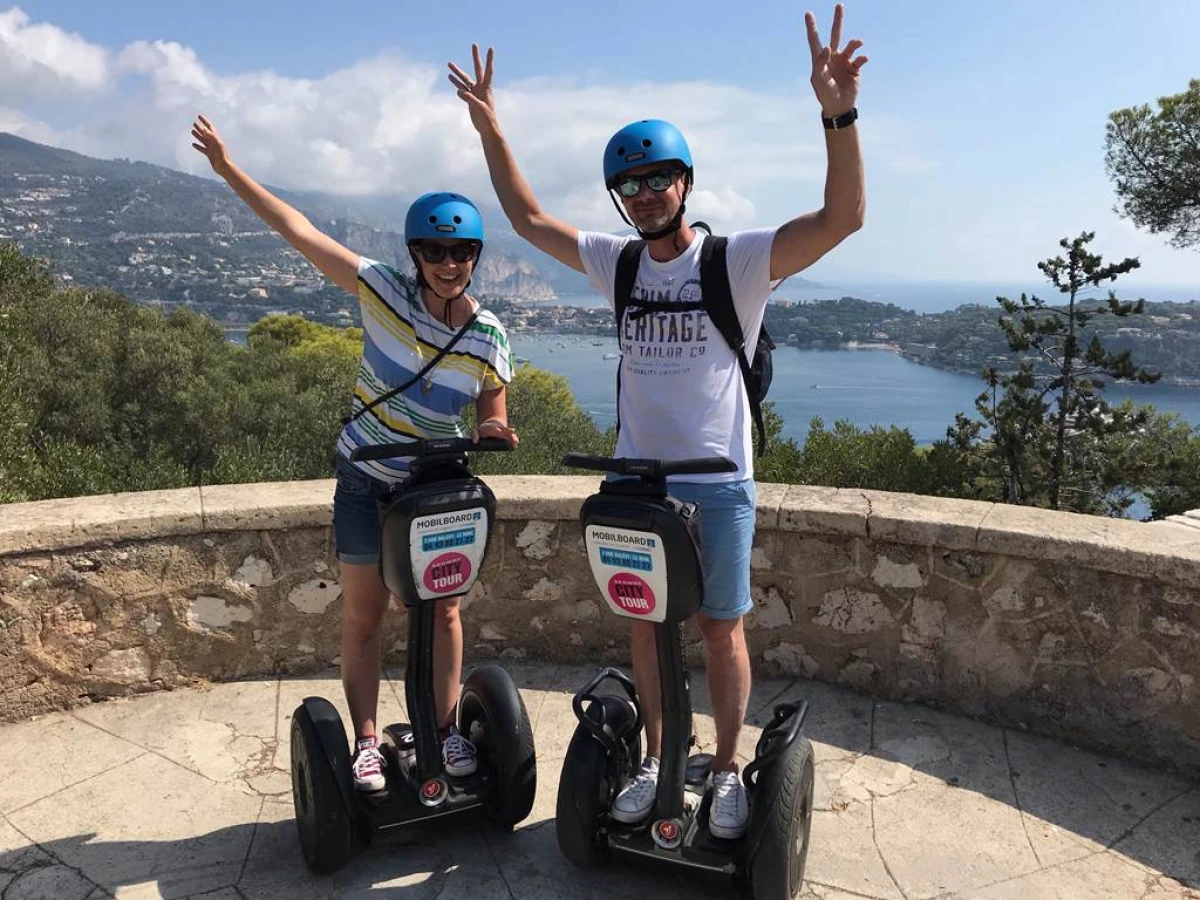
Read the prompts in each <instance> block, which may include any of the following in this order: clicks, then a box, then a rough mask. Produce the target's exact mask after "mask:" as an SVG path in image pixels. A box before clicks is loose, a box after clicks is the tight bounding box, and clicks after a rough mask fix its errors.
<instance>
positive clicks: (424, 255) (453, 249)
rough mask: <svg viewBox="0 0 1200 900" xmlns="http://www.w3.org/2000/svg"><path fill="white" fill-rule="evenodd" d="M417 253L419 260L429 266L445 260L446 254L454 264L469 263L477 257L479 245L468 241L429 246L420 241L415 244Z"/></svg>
mask: <svg viewBox="0 0 1200 900" xmlns="http://www.w3.org/2000/svg"><path fill="white" fill-rule="evenodd" d="M417 252H419V253H420V254H421V259H423V260H425V262H427V263H429V264H430V265H436V264H437V263H440V262H441V261H442V260H444V259H445V258H446V254H449V255H450V258H451V259H452V260H454V261H455V262H456V263H469V262H470V261H471V260H473V259H474V258H475V257H476V256H478V255H479V245H478V244H476V243H475V242H474V241H469V242H467V243H463V244H451V245H449V246H446V245H445V244H430V243H427V242H426V241H421V242H420V243H418V244H417Z"/></svg>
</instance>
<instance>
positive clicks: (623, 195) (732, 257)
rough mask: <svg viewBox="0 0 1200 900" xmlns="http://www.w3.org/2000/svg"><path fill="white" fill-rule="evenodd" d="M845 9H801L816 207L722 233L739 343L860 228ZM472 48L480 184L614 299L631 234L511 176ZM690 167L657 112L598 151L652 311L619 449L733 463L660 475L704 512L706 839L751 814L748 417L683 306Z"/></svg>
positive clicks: (680, 140)
mask: <svg viewBox="0 0 1200 900" xmlns="http://www.w3.org/2000/svg"><path fill="white" fill-rule="evenodd" d="M842 17H843V9H842V6H841V4H838V5H837V7H836V8H835V11H834V18H833V29H832V32H831V35H830V41H829V44H828V45H827V46H826V45H822V43H821V40H820V38H819V36H818V34H817V26H816V19H815V17H814V16H813V14H812V13H806V14H805V23H806V26H807V30H808V42H809V48H810V50H811V54H812V77H811V83H812V86H813V90H814V91H815V93H816V96H817V100H818V102H819V103H820V106H821V116H822V120H823V124H824V126H825V129H826V131H825V136H826V137H825V140H826V149H827V156H828V170H827V174H826V181H825V204H824V206H823V207H822V208H821V209H819V210H817V211H815V212H811V213H807V214H805V215H801V216H799V217H797V218H795V219H792V220H791V221H790V222H787V223H786V224H785V225H783V226H781V227H779V228H765V229H756V230H753V231H744V232H740V233H737V234H733V235H731V236H730V237H729V240H728V245H727V261H728V270H729V282H730V289H731V292H732V295H733V301H734V307H735V309H736V311H737V313H738V319H739V321H740V323H741V326H742V330H743V333H744V337H745V346H746V347H747V348H753V347H754V346H755V345H756V343H757V336H758V332H759V330H760V328H761V325H762V319H763V312H764V310H765V308H766V303H767V299H768V297H769V295H770V291H771V284H772V282H773V281H775V282H777V281H778V280H780V279H783V278H786V277H787V276H789V275H793V274H795V273H797V272H799V271H801V270H803V269H805V268H807V267H808V266H810V265H812V264H813V263H814V262H816V261H817V260H818V259H820V258H821V257H822V256H824V255H825V254H826V253H828V252H829V251H830V250H831V249H833V248H834V247H835V246H837V245H838V244H839V243H840V242H841V241H842V240H843V239H845V238H846V237H847V236H848V235H850V234H851V233H853V232H854V231H857V230H858V229H859V228H861V227H862V223H863V217H864V213H865V208H866V200H865V181H864V174H863V163H862V155H861V152H860V149H859V142H858V134H857V128H856V127H855V126H854V121H855V119H856V118H857V109H856V107H855V103H856V101H857V97H858V81H859V70H860V69H861V68H862V66H863V64H864V63H865V62H866V61H867V60H866V57H863V56H857V57H856V56H855V53H856V52H857V50H858V49H859V48H860V47H861V46H862V42H861V41H858V40H852V41H850V42H849V43H848V44H847V45H846V46H845V48H844V49H839V45H840V43H841V31H842ZM472 55H473V58H474V66H475V77H474V78H471V77H469V76H468V75H467V74H466V72H464V71H463V70H462V69H461V68H459V67H458V66H457V65H455V64H453V63H451V64H450V70H451V73H452V74H451V76H450V81H451V83H452V84H453V85H454V86H455V87H456V88H457V89H458V95H459V97H460V98H461V99H462V100H463V101H464V102H465V103H466V104H467V106H468V108H469V110H470V115H471V122H472V124H473V125H474V126H475V128H476V130H477V131H478V132H479V135H480V139H481V141H482V143H483V151H484V155H485V157H486V159H487V164H488V169H489V170H490V173H491V178H492V184H493V185H494V186H495V189H496V194H497V196H498V197H499V199H500V203H501V205H502V206H503V208H504V212H505V214H506V215H507V216H508V218H509V220H510V221H511V222H512V226H513V228H514V230H515V231H516V232H517V234H519V235H521V236H522V237H523V238H525V239H526V240H528V241H529V242H530V243H532V244H533V245H534V246H536V247H537V248H538V249H540V250H542V251H544V252H545V253H548V254H550V255H551V256H553V257H554V258H556V259H558V260H559V261H560V262H562V263H563V264H565V265H567V266H570V267H571V268H573V269H575V270H577V271H579V272H583V273H585V274H587V276H588V277H589V279H590V280H591V282H592V284H593V285H594V287H595V288H596V289H597V290H598V291H600V292H601V293H603V294H604V295H605V296H606V297H608V299H609V301H610V302H613V301H614V294H615V277H616V270H617V260H618V257H619V256H620V254H621V248H622V247H623V246H624V245H625V243H627V242H628V241H629V240H630V239H631V238H628V237H615V236H613V235H608V234H601V233H596V232H580V231H578V230H577V229H576V228H573V227H572V226H570V225H567V224H566V223H564V222H561V221H559V220H558V219H555V218H554V217H552V216H550V215H548V214H547V213H545V212H543V210H542V208H541V207H540V206H539V205H538V202H537V199H536V198H535V197H534V195H533V192H532V190H531V189H530V187H529V185H528V184H527V183H526V181H525V179H524V178H523V177H522V176H521V173H520V172H519V171H518V169H517V165H516V162H515V161H514V159H513V156H512V154H511V152H510V151H509V148H508V145H507V143H506V142H505V140H504V137H503V135H502V134H501V131H500V126H499V124H498V122H497V119H496V111H495V107H494V105H493V100H492V62H493V54H492V50H491V49H489V50H488V51H487V61H486V64H484V63H482V62H481V60H480V54H479V48H478V46H472ZM746 162H747V163H749V162H750V160H749V159H747V161H746ZM693 176H694V167H693V165H692V158H691V151H690V150H689V148H688V146H687V142H686V141H685V140H684V137H683V135H682V134H680V132H679V130H678V129H676V128H675V127H674V126H673V125H670V124H669V123H667V122H663V121H659V120H643V121H640V122H634V123H631V124H630V125H627V126H626V127H625V128H622V129H621V130H620V131H618V132H617V133H616V134H615V135H614V136H613V138H612V139H611V140H610V141H609V144H608V147H607V148H606V150H605V153H604V177H605V184H606V187H607V188H608V189H609V191H610V192H612V191H614V190H615V191H616V193H617V195H619V198H620V199H619V205H618V207H617V208H618V211H619V212H621V214H622V218H625V219H626V221H627V222H629V223H630V224H632V225H633V226H634V227H635V228H636V229H637V231H638V233H639V235H641V237H642V239H643V240H645V241H646V242H647V243H646V247H645V249H644V250H643V251H642V254H641V258H640V260H639V265H638V274H637V280H636V282H635V283H634V286H633V289H632V292H631V298H632V301H633V303H634V304H635V305H636V304H639V303H641V304H647V303H648V304H651V305H652V307H653V315H644V316H640V317H637V318H636V320H635V319H632V318H631V317H630V315H629V314H628V313H626V314H625V316H624V317H623V319H622V322H621V323H620V326H619V339H620V343H621V350H622V359H621V382H620V384H621V390H620V396H619V397H618V411H619V421H620V426H621V427H620V435H619V439H618V444H617V455H618V456H635V457H648V458H661V459H683V458H688V457H702V456H719V455H724V456H729V457H730V458H732V459H733V460H734V461H735V462H736V463H737V465H738V470H737V472H734V473H729V474H721V475H705V476H700V475H697V476H690V477H689V479H688V480H687V481H681V480H677V479H672V481H671V485H670V488H671V493H672V494H673V495H674V496H676V497H678V498H679V499H681V500H685V501H689V502H696V503H699V505H700V508H701V517H700V518H701V523H702V553H703V554H704V568H705V599H704V605H703V606H702V607H701V610H700V613H699V614H698V624H699V627H700V632H701V634H702V635H703V638H704V645H705V653H706V663H707V672H708V685H709V696H710V697H711V699H712V706H713V719H714V720H715V723H716V728H717V748H716V753H715V754H714V760H713V769H712V771H713V806H712V813H711V816H710V825H709V830H710V831H711V832H712V833H713V835H714V836H716V837H722V838H729V839H732V838H737V837H741V836H742V835H743V834H744V833H745V828H746V821H747V819H748V816H749V810H748V805H747V800H746V794H745V789H744V788H743V786H742V784H741V781H740V779H739V778H738V776H737V771H738V766H737V762H736V755H737V738H738V733H739V732H740V730H741V727H742V722H743V720H744V719H745V714H746V704H747V702H748V700H749V696H750V658H749V653H748V651H747V648H746V641H745V635H744V632H743V628H742V617H743V616H744V615H745V614H746V613H747V612H749V611H750V609H752V608H753V604H752V602H751V599H750V551H751V545H752V543H753V537H754V498H755V492H754V472H753V451H752V438H751V415H750V407H749V400H748V397H747V394H746V389H745V385H744V384H743V378H742V372H741V368H740V365H739V362H738V358H737V356H736V355H735V353H734V351H733V350H732V349H731V348H730V347H729V346H728V345H727V344H726V343H725V341H724V340H723V339H722V338H721V335H720V334H719V333H718V332H717V330H716V328H715V327H713V325H712V322H711V321H709V319H708V316H707V314H706V313H704V312H703V311H697V309H696V301H697V300H698V299H700V297H699V295H700V265H699V261H700V252H699V251H700V248H701V245H702V243H703V241H704V240H705V237H704V235H702V234H699V233H698V232H696V231H695V230H693V229H692V228H691V227H690V226H689V225H688V224H687V222H686V221H684V218H683V214H684V204H685V201H686V200H687V196H688V194H689V192H690V191H691V188H692V183H693ZM616 202H617V199H616V197H615V196H614V203H616ZM631 298H624V300H629V299H631ZM672 303H679V304H680V306H681V310H680V311H679V312H674V313H673V312H671V310H670V308H669V305H670V304H672ZM664 306H665V307H666V308H665V309H664ZM632 644H633V647H632V650H633V669H634V677H635V679H636V681H637V685H638V696H639V698H640V699H641V702H642V709H643V714H644V718H645V725H646V761H645V762H644V763H643V765H642V768H641V770H640V772H639V773H638V775H637V777H635V778H634V779H633V780H632V781H631V782H629V784H628V785H626V786H625V788H624V789H623V790H622V792H621V794H620V795H618V797H617V800H616V801H615V804H614V808H613V810H612V811H611V814H612V815H613V817H614V818H616V819H617V820H619V821H623V822H637V821H640V820H641V819H643V818H645V817H646V816H648V815H649V814H650V811H651V810H652V809H653V806H654V793H655V788H656V784H657V778H658V757H659V755H660V753H661V745H662V709H661V703H660V701H659V685H658V671H657V666H656V656H655V649H654V633H653V626H652V625H651V624H649V623H643V622H634V623H632Z"/></svg>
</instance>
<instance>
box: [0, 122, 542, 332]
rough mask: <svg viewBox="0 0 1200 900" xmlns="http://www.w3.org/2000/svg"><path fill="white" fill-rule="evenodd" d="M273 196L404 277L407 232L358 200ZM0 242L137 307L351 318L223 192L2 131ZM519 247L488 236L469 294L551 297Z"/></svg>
mask: <svg viewBox="0 0 1200 900" xmlns="http://www.w3.org/2000/svg"><path fill="white" fill-rule="evenodd" d="M273 190H274V189H273ZM278 193H279V194H280V195H281V196H283V197H285V198H286V199H287V200H288V201H289V202H291V203H293V204H295V205H296V206H297V207H298V208H299V209H301V211H303V212H304V213H305V214H306V215H307V216H309V218H310V219H312V221H313V223H314V224H315V225H316V226H317V227H318V228H320V229H321V230H322V231H325V232H327V233H328V234H330V235H331V236H333V237H334V238H335V239H336V240H338V241H340V242H342V243H344V244H345V245H346V246H348V247H352V248H353V249H354V250H356V251H357V252H359V253H362V254H365V255H367V256H371V257H374V258H376V259H381V260H383V261H385V262H389V263H391V264H393V265H397V266H399V267H401V268H404V269H409V270H411V263H410V261H409V259H408V254H407V251H406V250H405V248H404V239H403V235H402V234H399V233H397V232H395V231H391V230H388V229H387V228H383V227H379V226H378V225H369V224H364V223H363V222H361V221H358V220H357V219H356V218H354V217H353V213H354V201H352V200H347V199H345V198H334V197H327V196H323V195H320V194H294V193H291V192H287V191H278ZM397 205H399V204H397ZM338 211H344V212H342V214H341V215H340V216H339V215H338ZM399 217H400V216H399V214H398V215H397V217H396V218H397V219H399ZM363 218H368V219H373V220H374V221H376V222H378V221H380V220H381V219H382V217H381V216H377V215H364V216H363ZM6 240H7V241H12V242H14V243H15V244H16V245H17V246H18V247H19V248H20V249H21V250H22V251H24V252H25V253H28V254H31V255H35V256H42V257H46V258H48V259H50V260H51V261H52V262H53V265H54V270H55V272H56V273H58V274H59V275H60V276H62V277H64V278H65V279H66V280H68V281H74V282H76V283H79V284H87V285H103V286H105V287H110V288H113V289H114V290H117V291H119V292H121V293H122V294H124V295H126V296H128V297H130V298H132V299H134V300H138V301H140V302H143V303H153V304H163V305H168V306H170V305H176V304H187V305H190V306H193V307H194V308H196V309H198V310H200V311H202V312H205V313H206V314H208V315H211V316H213V317H215V318H217V319H220V320H221V321H224V322H227V323H237V322H252V321H255V320H256V319H258V318H260V317H261V316H262V315H264V314H265V313H267V312H269V311H272V310H288V311H299V312H303V313H304V314H305V315H308V316H309V317H310V318H313V319H315V320H317V321H323V322H329V323H333V324H345V323H348V322H350V321H353V320H354V319H355V318H356V316H357V311H356V309H355V308H354V304H353V303H352V302H350V298H349V297H347V296H346V295H345V293H344V292H342V291H341V290H339V289H338V288H336V287H334V286H332V285H331V284H329V283H328V282H327V281H326V280H325V279H324V278H323V277H321V275H320V274H319V273H318V272H316V270H315V269H313V267H312V266H311V265H309V264H308V262H307V261H306V260H304V259H303V257H301V256H300V254H298V253H296V252H295V251H294V250H292V249H291V248H290V247H289V246H287V245H286V244H285V243H284V242H283V241H282V240H281V239H280V238H278V237H277V236H276V235H275V234H274V233H273V232H271V231H269V230H268V229H267V228H266V227H265V226H264V225H263V223H262V222H261V221H260V220H259V219H258V218H257V217H256V216H255V215H254V214H253V213H252V212H251V211H250V210H249V209H248V208H247V207H246V206H245V205H244V204H243V203H242V202H241V201H240V200H239V199H238V198H237V197H236V196H235V195H234V193H233V192H232V191H231V190H229V188H228V187H227V186H226V185H224V184H222V183H220V182H217V181H214V180H211V179H207V178H198V177H196V176H193V175H186V174H184V173H182V172H176V171H174V170H172V169H167V168H164V167H162V166H155V165H151V164H149V163H143V162H132V161H130V160H122V159H118V160H99V159H92V158H90V157H87V156H82V155H80V154H78V153H73V152H71V151H68V150H61V149H58V148H55V147H47V146H44V145H41V144H35V143H33V142H31V141H26V140H24V139H22V138H19V137H16V136H14V135H11V134H4V133H0V241H6ZM522 249H525V247H524V245H523V244H522V243H521V242H519V241H518V240H517V239H516V238H515V237H511V238H509V239H508V240H505V239H504V238H503V237H499V236H498V238H497V239H496V240H491V241H489V244H488V248H487V251H486V252H485V253H484V255H483V257H482V259H481V262H480V266H479V271H478V273H477V275H476V277H475V289H476V290H478V291H479V292H480V293H482V294H487V295H489V296H494V297H497V298H500V297H503V298H508V299H510V300H516V301H546V300H553V299H554V297H555V290H554V288H553V287H551V285H550V284H549V283H548V282H547V280H546V278H544V277H543V275H542V273H541V272H540V271H539V265H538V264H535V263H534V262H533V261H532V260H531V259H530V257H529V255H528V254H526V253H520V252H518V251H519V250H522ZM534 252H536V251H534ZM539 255H540V254H539ZM543 259H545V258H544V257H543ZM555 265H557V264H555ZM541 266H542V267H545V263H544V262H543V263H541Z"/></svg>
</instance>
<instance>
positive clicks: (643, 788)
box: [628, 769, 658, 806]
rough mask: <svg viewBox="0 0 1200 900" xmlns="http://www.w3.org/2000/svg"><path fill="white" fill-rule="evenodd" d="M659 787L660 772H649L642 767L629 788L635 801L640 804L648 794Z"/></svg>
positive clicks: (630, 794)
mask: <svg viewBox="0 0 1200 900" xmlns="http://www.w3.org/2000/svg"><path fill="white" fill-rule="evenodd" d="M657 789H658V773H657V772H647V771H646V770H645V769H642V770H641V771H640V772H638V773H637V776H636V777H635V778H634V779H633V784H632V785H631V786H630V788H629V795H628V796H630V797H631V798H632V799H633V800H634V803H635V804H636V805H638V806H640V805H641V803H642V801H643V800H645V799H646V795H647V794H653V793H654V792H655V791H656V790H657Z"/></svg>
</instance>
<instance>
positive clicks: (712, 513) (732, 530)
mask: <svg viewBox="0 0 1200 900" xmlns="http://www.w3.org/2000/svg"><path fill="white" fill-rule="evenodd" d="M667 490H668V491H669V492H670V494H671V496H672V497H676V498H678V499H680V500H683V501H685V502H687V503H695V504H698V505H699V507H700V556H701V559H702V560H703V564H704V605H703V606H701V607H700V612H702V613H704V614H705V615H706V616H708V617H709V618H712V619H738V618H741V617H742V616H744V615H746V613H748V612H750V610H752V609H753V608H754V601H752V600H751V599H750V552H751V550H752V549H753V547H754V515H755V512H754V510H755V500H756V496H757V494H756V491H755V488H754V479H753V478H747V479H745V480H744V481H725V482H716V483H712V482H699V481H672V482H669V484H668V486H667Z"/></svg>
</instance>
